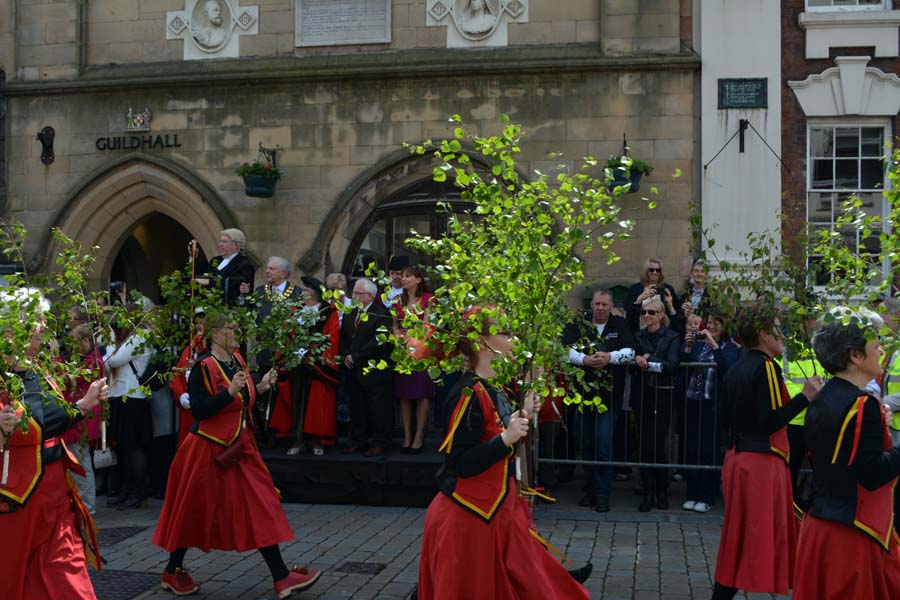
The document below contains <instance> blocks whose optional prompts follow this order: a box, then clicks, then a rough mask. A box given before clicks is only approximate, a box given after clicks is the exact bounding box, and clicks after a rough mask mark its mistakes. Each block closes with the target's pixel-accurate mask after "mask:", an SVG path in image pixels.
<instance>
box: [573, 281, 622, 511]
mask: <svg viewBox="0 0 900 600" xmlns="http://www.w3.org/2000/svg"><path fill="white" fill-rule="evenodd" d="M612 308H613V299H612V294H611V293H610V291H609V290H605V289H600V290H597V291H596V292H594V296H593V298H592V299H591V313H590V321H588V320H587V318H584V319H578V320H577V321H576V322H574V323H571V324H570V325H568V326H567V327H566V329H565V330H564V331H563V343H564V344H565V345H566V346H568V347H569V356H568V360H569V362H571V363H573V364H576V365H579V366H580V367H581V368H582V369H583V375H584V377H583V379H582V380H581V381H580V382H578V383H577V384H575V385H576V387H575V389H576V390H577V391H578V392H579V393H580V394H581V396H582V399H583V400H585V401H587V400H592V399H598V400H599V402H600V404H601V405H602V407H600V406H585V408H584V411H583V413H580V414H581V415H582V419H583V422H582V426H581V427H579V428H578V429H579V430H580V431H581V432H582V453H583V458H584V459H585V460H589V461H608V460H610V459H611V457H612V444H613V433H614V432H615V430H616V420H617V419H618V416H619V412H620V411H621V409H622V401H623V399H624V394H625V377H626V368H625V367H624V366H622V365H623V364H625V363H630V362H631V361H632V360H633V359H634V350H633V346H634V342H633V339H632V335H631V329H630V328H629V327H628V324H627V322H626V321H625V319H623V318H622V317H617V316H615V315H613V314H611V313H612ZM604 408H605V409H606V410H604ZM585 471H586V473H587V484H586V488H585V495H584V497H583V498H582V499H581V502H580V503H579V504H581V506H590V507H593V508H594V509H595V510H596V511H597V512H608V511H609V494H610V491H611V489H612V474H613V471H612V467H597V466H592V467H585Z"/></svg>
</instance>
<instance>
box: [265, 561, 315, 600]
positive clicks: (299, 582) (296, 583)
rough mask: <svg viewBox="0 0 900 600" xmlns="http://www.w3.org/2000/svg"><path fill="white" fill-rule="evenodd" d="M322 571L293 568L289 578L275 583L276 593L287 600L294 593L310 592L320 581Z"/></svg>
mask: <svg viewBox="0 0 900 600" xmlns="http://www.w3.org/2000/svg"><path fill="white" fill-rule="evenodd" d="M321 574H322V571H316V570H312V571H310V570H309V568H307V567H303V568H302V569H301V568H300V567H297V566H296V565H295V566H293V567H291V572H290V573H289V574H288V576H287V577H285V578H284V579H282V580H280V581H276V582H275V593H276V594H278V597H279V598H287V597H288V596H290V595H291V594H293V593H294V592H298V591H302V590H308V589H309V588H311V587H312V586H313V584H314V583H315V582H316V581H317V580H318V579H319V575H321Z"/></svg>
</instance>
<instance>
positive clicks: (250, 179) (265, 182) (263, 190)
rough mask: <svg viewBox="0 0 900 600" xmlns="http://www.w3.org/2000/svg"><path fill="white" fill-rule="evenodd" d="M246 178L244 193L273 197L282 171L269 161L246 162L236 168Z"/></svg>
mask: <svg viewBox="0 0 900 600" xmlns="http://www.w3.org/2000/svg"><path fill="white" fill-rule="evenodd" d="M235 173H237V174H238V175H240V176H241V177H242V178H243V179H244V193H245V194H247V195H248V196H252V197H254V198H271V197H272V195H273V194H274V193H275V184H277V183H278V180H279V179H281V176H282V173H281V171H280V170H278V169H277V168H275V166H274V165H272V164H270V163H268V162H259V161H256V162H253V163H244V164H242V165H241V166H240V167H238V168H237V169H236V170H235Z"/></svg>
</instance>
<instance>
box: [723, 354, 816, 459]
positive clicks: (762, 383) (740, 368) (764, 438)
mask: <svg viewBox="0 0 900 600" xmlns="http://www.w3.org/2000/svg"><path fill="white" fill-rule="evenodd" d="M723 384H724V390H725V393H726V394H727V396H726V402H728V403H729V404H730V409H729V410H728V413H729V416H730V424H731V428H732V436H733V440H732V441H733V444H734V449H735V451H737V452H762V453H771V454H774V455H776V456H779V457H781V458H782V459H784V461H785V462H788V460H789V456H790V451H789V447H788V440H787V430H786V429H785V428H786V427H787V424H788V423H790V421H791V419H793V418H794V417H795V416H797V415H798V414H799V413H800V411H802V410H803V409H804V408H806V407H807V406H808V405H809V400H808V399H807V398H806V396H804V395H803V394H802V393H800V394H797V395H796V396H794V398H793V399H790V396H789V394H788V391H787V388H786V387H785V385H784V379H783V378H782V377H781V367H779V366H778V363H777V362H775V361H774V360H772V358H771V357H769V355H768V354H766V353H765V352H762V351H761V350H749V351H747V352H746V353H745V354H744V355H743V356H742V357H741V358H740V359H738V361H737V362H736V363H735V364H734V366H732V367H731V369H729V370H728V373H726V374H725V380H724V383H723Z"/></svg>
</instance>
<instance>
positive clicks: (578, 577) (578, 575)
mask: <svg viewBox="0 0 900 600" xmlns="http://www.w3.org/2000/svg"><path fill="white" fill-rule="evenodd" d="M593 571H594V563H590V562H589V563H588V564H586V565H584V566H583V567H581V568H580V569H572V570H571V571H569V575H571V576H572V579H574V580H575V581H577V582H578V583H584V582H585V581H587V580H588V577H590V576H591V573H592V572H593Z"/></svg>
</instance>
